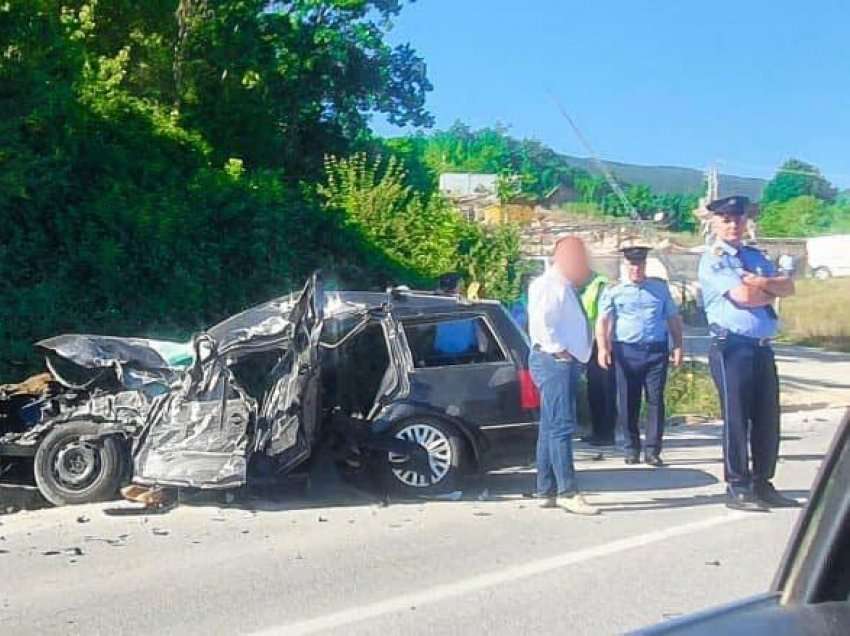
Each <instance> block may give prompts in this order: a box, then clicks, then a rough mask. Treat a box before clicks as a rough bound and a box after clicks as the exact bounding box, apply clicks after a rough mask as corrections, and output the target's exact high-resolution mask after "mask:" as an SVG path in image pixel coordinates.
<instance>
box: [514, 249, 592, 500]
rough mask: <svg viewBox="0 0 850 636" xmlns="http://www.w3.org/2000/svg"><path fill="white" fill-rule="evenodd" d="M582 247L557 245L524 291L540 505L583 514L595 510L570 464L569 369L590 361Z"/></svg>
mask: <svg viewBox="0 0 850 636" xmlns="http://www.w3.org/2000/svg"><path fill="white" fill-rule="evenodd" d="M587 261H588V255H587V250H586V249H585V246H584V243H583V242H582V241H581V239H579V238H578V237H575V236H567V237H564V238H561V239H560V240H559V241H558V242H557V243H556V244H555V252H554V254H553V256H552V266H551V267H550V268H549V269H548V270H547V271H546V272H545V273H544V274H543V275H542V276H540V277H539V278H536V279H535V280H534V281H533V282H532V283H531V286H530V287H529V289H528V329H529V335H530V336H531V344H532V350H531V355H530V356H529V362H528V364H529V369H530V370H531V377H532V379H533V380H534V384H535V385H536V386H537V388H538V390H539V391H540V397H541V404H540V427H539V430H538V434H537V495H538V496H539V497H541V498H543V499H544V502H543V504H542V505H543V507H545V508H555V507H561V508H564V509H565V510H568V511H570V512H573V513H576V514H582V515H595V514H597V513H598V512H599V511H598V509H597V508H595V507H593V506H591V505H590V504H588V503H587V502H586V501H585V500H584V497H582V495H581V494H580V493H579V491H578V486H577V484H576V477H575V467H574V465H573V445H572V441H573V440H572V436H573V432H575V428H576V417H575V394H574V391H573V383H572V382H571V381H570V377H571V375H572V373H573V366H574V365H576V364H579V363H581V364H584V363H586V362H587V361H588V359H589V358H590V350H591V344H592V341H591V338H590V327H589V326H588V324H587V318H586V317H585V314H584V310H583V309H582V306H581V303H580V302H579V300H578V297H577V295H576V292H575V290H574V284H575V283H576V282H578V277H580V276H581V275H582V272H584V271H585V270H586V268H587Z"/></svg>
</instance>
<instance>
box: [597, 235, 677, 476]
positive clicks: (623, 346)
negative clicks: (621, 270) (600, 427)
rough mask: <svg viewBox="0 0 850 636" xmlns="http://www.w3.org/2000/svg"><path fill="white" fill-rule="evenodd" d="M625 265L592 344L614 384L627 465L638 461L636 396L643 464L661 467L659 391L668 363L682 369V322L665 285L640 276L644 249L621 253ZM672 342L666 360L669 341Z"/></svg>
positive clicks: (607, 297) (603, 303)
mask: <svg viewBox="0 0 850 636" xmlns="http://www.w3.org/2000/svg"><path fill="white" fill-rule="evenodd" d="M622 252H623V256H624V257H625V259H626V261H627V263H628V276H627V278H626V280H625V281H624V282H621V283H620V284H618V285H616V286H614V287H611V288H609V289H607V290H606V291H605V293H604V294H603V296H602V301H601V303H600V308H599V320H598V322H597V331H596V338H597V342H598V346H599V365H600V366H602V367H603V368H606V369H607V368H608V367H610V366H611V363H612V358H613V364H614V369H615V375H616V384H617V425H618V426H619V427H620V430H622V431H623V432H624V434H625V436H626V440H625V441H626V445H625V446H626V457H625V461H626V463H627V464H636V463H638V461H640V448H641V445H640V431H639V430H638V419H639V416H640V403H641V394H642V393H643V392H644V391H645V392H646V403H647V407H648V414H647V422H646V444H645V449H644V461H645V462H646V463H647V464H649V465H650V466H662V465H663V463H664V462H662V461H661V439H662V437H663V435H664V419H665V416H664V386H665V384H666V383H667V367H668V358H669V359H672V362H673V364H674V365H676V366H679V365H680V364H681V363H682V319H681V317H680V316H679V309H678V307H677V306H676V303H675V302H674V301H673V297H672V296H671V295H670V290H669V289H668V287H667V282H666V281H664V280H662V279H660V278H648V277H647V276H646V255H647V252H649V248H648V247H643V246H633V247H627V248H624V249H623V250H622ZM671 337H672V340H673V351H672V356H671V352H670V349H669V344H668V343H669V340H670V339H671Z"/></svg>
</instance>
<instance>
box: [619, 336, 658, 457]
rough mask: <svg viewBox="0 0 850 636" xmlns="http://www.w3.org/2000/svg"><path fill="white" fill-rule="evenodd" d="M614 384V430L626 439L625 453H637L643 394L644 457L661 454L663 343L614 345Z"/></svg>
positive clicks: (621, 343) (638, 451)
mask: <svg viewBox="0 0 850 636" xmlns="http://www.w3.org/2000/svg"><path fill="white" fill-rule="evenodd" d="M613 348H614V352H613V353H614V369H615V372H616V382H617V426H618V427H619V428H620V430H621V431H623V433H624V435H625V436H626V453H627V454H629V455H637V454H639V453H640V430H639V429H638V420H639V419H640V400H641V394H642V393H643V392H644V391H645V392H646V406H647V416H646V443H645V447H646V453H647V454H648V455H653V454H655V455H658V454H660V453H661V438H662V437H663V436H664V385H665V384H667V366H668V356H669V350H668V348H667V343H666V342H651V343H641V344H629V343H625V342H615V343H614V347H613Z"/></svg>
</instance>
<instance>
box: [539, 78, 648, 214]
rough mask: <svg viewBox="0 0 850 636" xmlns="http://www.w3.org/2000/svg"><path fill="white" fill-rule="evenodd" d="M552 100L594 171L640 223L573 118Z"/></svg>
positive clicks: (626, 198)
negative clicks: (598, 173)
mask: <svg viewBox="0 0 850 636" xmlns="http://www.w3.org/2000/svg"><path fill="white" fill-rule="evenodd" d="M552 99H554V100H555V105H556V106H557V107H558V110H559V111H560V113H561V115H562V116H563V118H564V119H566V120H567V123H568V124H569V125H570V128H572V129H573V132H574V133H575V136H576V137H577V138H578V140H579V143H581V145H582V146H584V149H585V151H587V154H588V155H590V160H591V161H592V162H593V165H595V166H596V169H597V170H599V172H600V173H602V176H603V177H605V181H607V182H608V185H609V186H610V187H611V189H612V190H613V191H614V194H616V195H617V198H618V199H620V203H622V204H623V208H624V209H625V210H626V212H628V214H629V217H630V218H631V219H632V220H633V221H640V220H641V218H640V215H639V214H638V213H637V210H635V206H633V205H632V202H631V201H629V199H628V197H627V196H626V193H625V192H623V189H622V188H621V187H620V184H619V183H617V180H616V179H615V178H614V175H613V174H611V171H610V170H608V167H607V166H606V165H605V164H604V163H602V162H601V161H600V160H599V157H598V156H597V154H596V151H595V150H594V149H593V146H591V145H590V142H589V141H588V140H587V138H586V137H585V136H584V135H583V134H582V132H581V130H579V127H578V126H577V125H576V123H575V122H574V121H573V118H572V117H570V114H569V113H568V112H567V111H566V109H565V108H564V105H563V104H562V103H561V100H559V99H558V98H557V97H555V96H554V95H552Z"/></svg>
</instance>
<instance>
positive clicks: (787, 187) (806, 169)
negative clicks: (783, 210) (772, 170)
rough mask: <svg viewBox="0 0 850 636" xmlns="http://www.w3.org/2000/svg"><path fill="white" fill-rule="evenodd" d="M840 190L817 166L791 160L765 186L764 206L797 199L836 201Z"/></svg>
mask: <svg viewBox="0 0 850 636" xmlns="http://www.w3.org/2000/svg"><path fill="white" fill-rule="evenodd" d="M837 194H838V190H836V188H834V187H833V186H832V184H831V183H830V182H829V181H827V180H826V179H825V178H824V177H823V175H821V173H820V170H818V169H817V168H816V167H815V166H813V165H811V164H808V163H806V162H804V161H800V160H799V159H789V160H788V161H786V162H785V163H783V164H782V166H781V167H780V168H779V170H777V172H776V175H775V176H774V177H773V179H771V180H770V181H769V182H768V184H767V186H765V189H764V193H763V194H762V199H761V200H762V204H764V205H770V204H772V203H784V202H786V201H790V200H791V199H794V198H796V197H802V196H812V197H814V198H816V199H820V200H821V201H829V202H832V201H835V197H836V195H837Z"/></svg>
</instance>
